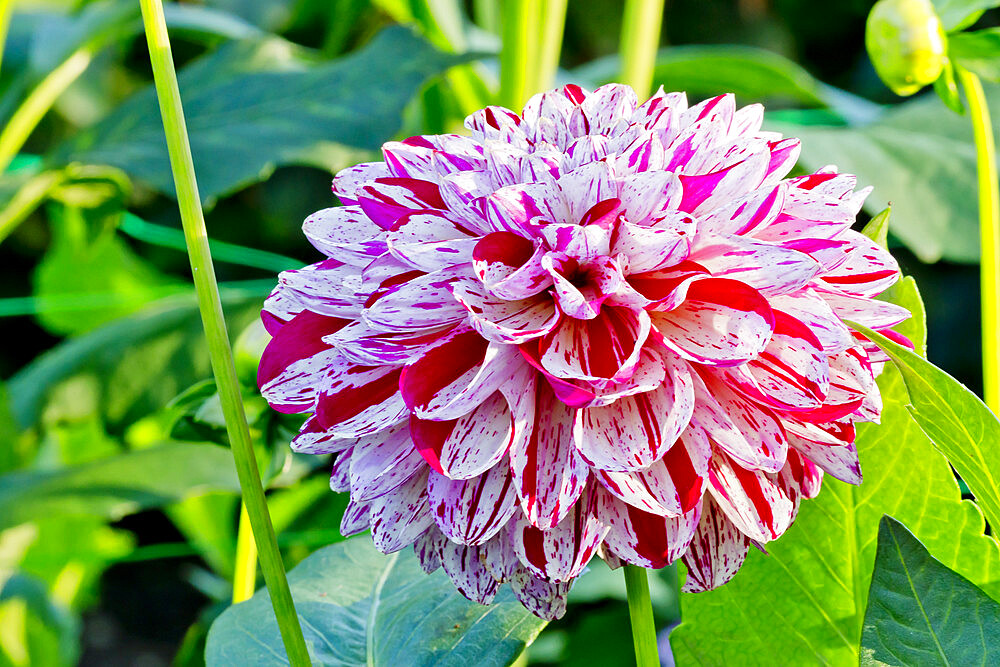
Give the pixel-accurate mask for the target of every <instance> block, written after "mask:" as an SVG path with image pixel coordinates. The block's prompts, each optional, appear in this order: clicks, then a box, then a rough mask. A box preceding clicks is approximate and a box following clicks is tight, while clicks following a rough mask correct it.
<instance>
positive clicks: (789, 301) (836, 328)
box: [770, 289, 855, 355]
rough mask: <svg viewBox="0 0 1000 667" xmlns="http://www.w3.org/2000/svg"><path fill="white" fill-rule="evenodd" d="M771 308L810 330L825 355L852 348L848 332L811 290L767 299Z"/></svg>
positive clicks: (831, 310) (828, 307) (849, 332)
mask: <svg viewBox="0 0 1000 667" xmlns="http://www.w3.org/2000/svg"><path fill="white" fill-rule="evenodd" d="M770 302H771V307H772V308H773V309H774V310H775V312H777V311H781V312H783V313H786V314H788V315H791V316H792V317H794V318H795V319H797V320H798V321H800V322H802V323H803V324H805V325H806V326H807V327H809V328H810V329H811V330H812V332H813V334H815V336H816V338H818V339H819V341H820V343H821V344H822V345H823V350H824V352H826V353H827V354H830V355H832V354H839V353H840V352H843V351H844V350H846V349H847V348H849V347H853V346H854V345H855V341H854V338H853V337H852V336H851V330H850V329H848V328H847V326H846V325H845V324H844V323H843V322H842V321H841V320H840V318H839V317H837V315H836V314H835V313H834V312H833V309H832V308H830V306H829V305H828V304H827V303H826V301H824V300H823V299H822V298H821V297H819V296H818V295H817V294H816V293H815V292H813V291H812V290H809V289H806V290H803V291H801V292H796V293H795V294H782V295H779V296H775V297H772V298H771V299H770Z"/></svg>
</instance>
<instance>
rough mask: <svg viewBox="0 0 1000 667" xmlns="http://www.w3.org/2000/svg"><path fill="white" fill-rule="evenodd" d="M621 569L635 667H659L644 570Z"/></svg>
mask: <svg viewBox="0 0 1000 667" xmlns="http://www.w3.org/2000/svg"><path fill="white" fill-rule="evenodd" d="M622 569H623V570H624V571H625V591H626V592H627V593H628V615H629V617H630V618H631V619H632V643H633V644H634V646H635V664H636V667H660V652H659V649H658V648H657V646H656V625H655V624H654V623H653V603H652V601H651V600H650V598H649V580H648V579H646V569H645V568H643V567H638V566H636V565H625V567H623V568H622Z"/></svg>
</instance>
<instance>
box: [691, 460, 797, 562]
mask: <svg viewBox="0 0 1000 667" xmlns="http://www.w3.org/2000/svg"><path fill="white" fill-rule="evenodd" d="M708 480H709V483H708V492H709V493H710V494H712V497H713V498H714V499H715V502H716V503H718V505H719V507H720V508H721V509H722V511H723V512H725V514H726V516H727V517H729V520H730V521H732V522H733V523H734V524H736V527H737V528H739V529H740V531H741V532H742V533H743V534H744V535H746V536H747V537H749V538H750V539H751V540H755V541H757V542H760V543H764V542H770V541H771V540H774V539H777V538H778V537H779V536H780V535H781V534H782V533H784V532H785V531H786V530H787V529H788V526H790V525H791V523H792V519H793V516H794V511H795V508H794V505H793V503H792V501H791V500H789V499H788V497H787V496H786V495H785V494H784V492H783V491H782V490H781V487H780V486H779V485H778V483H777V482H776V481H775V479H774V475H769V474H767V473H763V472H760V471H756V470H746V469H745V468H743V467H742V466H740V465H738V464H737V463H736V462H734V461H733V460H732V459H730V458H729V457H728V456H726V455H725V454H723V453H722V452H716V453H715V455H714V456H713V457H712V460H711V461H710V462H709V469H708Z"/></svg>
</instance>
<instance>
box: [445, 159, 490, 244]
mask: <svg viewBox="0 0 1000 667" xmlns="http://www.w3.org/2000/svg"><path fill="white" fill-rule="evenodd" d="M439 188H440V192H441V199H442V200H444V203H445V208H447V209H448V210H449V211H450V212H451V214H452V215H454V216H455V217H456V218H457V219H459V220H461V221H462V224H463V226H465V227H467V228H469V229H471V230H474V231H475V232H476V233H477V234H488V233H489V232H491V231H493V230H492V229H491V228H490V225H489V223H488V222H487V221H486V209H485V208H484V207H485V203H484V202H485V197H486V196H487V195H489V194H490V193H491V192H493V190H494V187H493V183H492V182H491V180H490V175H489V174H488V173H487V172H485V171H460V172H458V173H455V174H450V175H449V176H446V177H445V178H442V179H441V183H440V185H439Z"/></svg>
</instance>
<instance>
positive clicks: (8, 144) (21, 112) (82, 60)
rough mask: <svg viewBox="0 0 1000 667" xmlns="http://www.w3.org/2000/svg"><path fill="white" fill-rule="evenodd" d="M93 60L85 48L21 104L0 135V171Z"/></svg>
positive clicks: (45, 80)
mask: <svg viewBox="0 0 1000 667" xmlns="http://www.w3.org/2000/svg"><path fill="white" fill-rule="evenodd" d="M0 1H2V0H0ZM92 58H93V53H92V52H91V51H90V49H87V48H83V49H80V50H79V51H76V52H75V53H74V54H73V55H71V56H70V57H69V58H67V59H66V60H65V61H63V63H62V64H61V65H59V66H58V67H56V68H55V69H54V70H52V71H51V72H49V73H48V75H46V77H45V78H44V79H42V81H41V83H39V84H38V85H37V86H35V89H34V90H32V91H31V94H30V95H28V97H27V99H25V100H24V102H22V103H21V106H19V107H18V108H17V110H16V111H15V112H14V115H12V116H11V117H10V121H8V122H7V125H6V126H5V127H4V128H3V131H2V132H0V171H3V170H5V169H6V168H7V167H8V165H10V161H11V160H13V159H14V156H15V155H17V153H18V152H19V151H20V150H21V147H22V146H24V142H26V141H27V140H28V137H30V136H31V133H32V132H33V131H34V129H35V128H36V127H37V126H38V123H40V122H41V120H42V118H44V117H45V114H47V113H48V112H49V109H51V108H52V105H53V104H55V102H56V100H57V99H58V98H59V96H60V95H62V94H63V92H64V91H65V90H66V89H67V88H69V85H70V84H71V83H73V82H74V81H76V79H77V77H79V76H80V75H81V74H83V72H84V70H86V69H87V67H88V66H89V65H90V61H91V59H92Z"/></svg>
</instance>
